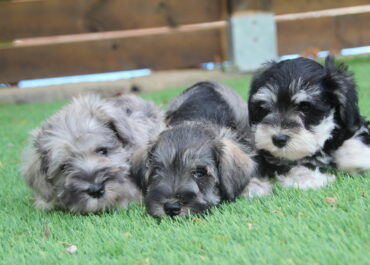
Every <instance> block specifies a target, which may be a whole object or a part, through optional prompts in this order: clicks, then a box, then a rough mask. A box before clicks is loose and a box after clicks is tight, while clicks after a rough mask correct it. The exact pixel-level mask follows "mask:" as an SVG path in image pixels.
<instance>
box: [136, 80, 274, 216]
mask: <svg viewBox="0 0 370 265" xmlns="http://www.w3.org/2000/svg"><path fill="white" fill-rule="evenodd" d="M238 109H240V110H241V111H238ZM247 115H248V112H247V105H246V103H245V102H244V101H243V100H242V99H241V98H240V96H238V95H237V94H236V93H235V92H234V91H232V90H231V89H230V88H227V87H224V86H221V85H219V84H216V83H209V82H202V83H198V84H196V85H194V86H193V87H191V88H189V89H187V90H186V91H185V92H184V93H183V94H182V95H180V96H179V97H177V98H175V99H174V101H173V103H172V104H171V105H170V107H169V109H168V111H167V115H166V121H167V124H168V125H169V128H168V129H167V130H165V131H164V132H162V133H161V134H160V135H159V137H158V138H157V140H156V141H153V143H152V144H150V145H149V146H148V147H147V148H145V149H143V150H139V151H138V152H137V153H136V154H135V156H134V159H133V164H132V172H133V174H132V176H133V177H135V179H136V182H137V183H138V185H139V186H140V187H141V188H142V189H143V191H144V202H145V206H146V208H147V211H148V212H149V214H151V215H152V216H154V217H160V216H164V215H169V216H175V215H179V216H183V215H188V214H197V213H202V212H204V211H206V210H207V209H209V208H210V207H212V206H215V205H217V204H219V203H220V202H221V201H232V200H234V199H235V198H236V197H237V196H239V195H246V196H250V197H253V196H256V195H265V194H269V193H270V190H271V185H270V184H269V183H267V182H263V181H259V180H258V179H256V180H253V181H251V180H252V179H253V176H254V174H255V168H256V164H255V162H254V161H253V152H252V151H251V149H250V147H249V145H248V143H247V138H244V136H245V134H246V130H247V129H248V116H247ZM237 129H239V130H241V131H240V132H241V133H243V134H244V136H241V135H239V134H238V132H237ZM250 182H252V185H251V186H250V185H249V183H250Z"/></svg>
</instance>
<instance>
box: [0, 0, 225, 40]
mask: <svg viewBox="0 0 370 265" xmlns="http://www.w3.org/2000/svg"><path fill="white" fill-rule="evenodd" d="M222 2H223V0H201V1H199V0H186V1H178V0H41V1H26V2H15V3H14V2H0V18H1V19H0V41H1V40H2V41H7V40H13V39H17V38H29V37H39V36H55V35H64V34H76V33H88V32H102V31H113V30H126V29H138V28H151V27H160V26H171V27H176V26H177V25H183V24H194V23H202V22H210V21H217V20H221V19H222V14H223V12H222V4H221V3H222Z"/></svg>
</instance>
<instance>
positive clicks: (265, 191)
mask: <svg viewBox="0 0 370 265" xmlns="http://www.w3.org/2000/svg"><path fill="white" fill-rule="evenodd" d="M271 194H272V184H271V183H270V181H268V180H265V179H259V178H252V179H251V180H250V182H249V184H248V186H247V187H245V189H244V191H243V193H242V196H245V197H248V198H253V197H261V196H267V195H271Z"/></svg>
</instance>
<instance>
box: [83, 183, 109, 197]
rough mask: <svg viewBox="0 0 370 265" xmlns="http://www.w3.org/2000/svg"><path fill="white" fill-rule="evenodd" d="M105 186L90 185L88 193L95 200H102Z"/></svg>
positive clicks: (100, 184)
mask: <svg viewBox="0 0 370 265" xmlns="http://www.w3.org/2000/svg"><path fill="white" fill-rule="evenodd" d="M104 192H105V190H104V185H103V184H102V183H99V184H92V185H90V187H89V189H88V190H87V193H88V194H89V195H90V196H91V197H93V198H100V197H101V196H103V195H104Z"/></svg>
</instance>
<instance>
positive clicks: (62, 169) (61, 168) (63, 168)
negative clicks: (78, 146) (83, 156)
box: [59, 164, 67, 172]
mask: <svg viewBox="0 0 370 265" xmlns="http://www.w3.org/2000/svg"><path fill="white" fill-rule="evenodd" d="M66 169H67V164H62V165H61V166H60V167H59V170H60V171H62V172H64V171H65V170H66Z"/></svg>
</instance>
